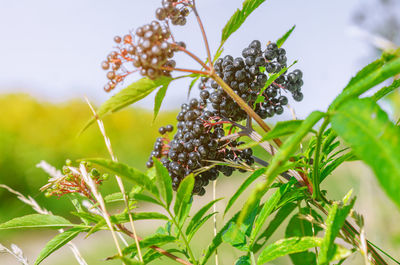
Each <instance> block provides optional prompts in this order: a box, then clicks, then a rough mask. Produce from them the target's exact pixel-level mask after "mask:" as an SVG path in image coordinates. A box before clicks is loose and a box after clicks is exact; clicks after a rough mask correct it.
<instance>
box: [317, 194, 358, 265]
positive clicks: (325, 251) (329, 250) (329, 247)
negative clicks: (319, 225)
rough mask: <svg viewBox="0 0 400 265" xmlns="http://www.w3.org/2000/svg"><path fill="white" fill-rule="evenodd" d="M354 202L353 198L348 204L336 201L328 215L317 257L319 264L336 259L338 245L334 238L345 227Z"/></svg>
mask: <svg viewBox="0 0 400 265" xmlns="http://www.w3.org/2000/svg"><path fill="white" fill-rule="evenodd" d="M354 202H355V200H354V199H353V200H352V201H351V202H350V203H349V204H348V205H344V206H339V204H338V203H334V204H333V205H332V207H331V209H330V210H329V214H328V217H327V218H326V221H325V224H326V230H325V236H324V238H323V241H322V244H321V248H320V251H319V255H318V259H317V260H318V265H328V264H329V262H331V261H333V260H334V259H335V253H336V246H335V244H334V240H335V238H336V236H337V235H338V233H339V231H340V229H341V228H342V227H343V225H344V222H345V220H346V217H347V215H349V213H350V211H351V209H352V208H353V205H354Z"/></svg>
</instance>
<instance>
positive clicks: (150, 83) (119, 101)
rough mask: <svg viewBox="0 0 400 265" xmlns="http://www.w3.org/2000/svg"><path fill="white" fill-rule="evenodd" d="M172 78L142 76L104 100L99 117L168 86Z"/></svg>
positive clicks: (99, 110) (89, 122)
mask: <svg viewBox="0 0 400 265" xmlns="http://www.w3.org/2000/svg"><path fill="white" fill-rule="evenodd" d="M172 80H173V79H172V77H167V76H162V77H160V78H159V79H156V80H151V79H149V78H147V77H145V78H142V79H140V80H138V81H136V82H134V83H132V84H130V85H129V86H127V87H126V88H124V89H122V90H121V91H119V92H118V93H117V94H115V95H114V96H112V97H111V98H109V99H108V100H107V101H106V102H104V103H103V104H102V105H101V106H100V108H99V109H98V110H97V115H98V116H99V118H101V117H104V116H106V115H108V114H111V113H113V112H117V111H119V110H121V109H123V108H125V107H127V106H129V105H131V104H133V103H135V102H136V101H139V100H141V99H142V98H144V97H146V96H147V95H148V94H150V93H151V92H153V91H154V90H155V89H156V88H158V87H160V86H167V87H168V85H169V83H170V82H171V81H172ZM95 120H96V119H95V118H92V119H91V120H89V121H88V122H87V123H86V125H85V127H84V128H83V129H82V131H81V133H82V132H83V131H85V130H86V129H87V128H88V127H89V126H90V125H91V124H92V123H93V122H94V121H95Z"/></svg>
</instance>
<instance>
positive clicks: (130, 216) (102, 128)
mask: <svg viewBox="0 0 400 265" xmlns="http://www.w3.org/2000/svg"><path fill="white" fill-rule="evenodd" d="M85 100H86V102H87V104H88V105H89V107H90V109H91V110H92V112H93V115H94V118H95V119H96V120H97V124H98V126H99V129H100V131H101V134H102V135H103V138H104V141H105V144H106V147H107V150H108V153H109V154H110V156H111V159H112V160H113V161H114V162H117V161H118V160H117V158H116V156H115V155H114V151H113V149H112V147H111V141H110V138H108V136H107V134H106V129H105V127H104V124H103V121H102V120H100V118H99V116H98V115H97V113H96V111H95V110H94V108H93V106H92V104H90V102H89V99H88V98H87V97H85ZM115 178H116V180H117V183H118V186H119V189H120V190H121V193H122V196H123V199H124V203H125V207H126V210H127V211H128V216H129V223H130V225H131V228H132V231H133V234H134V235H135V243H136V247H137V251H138V255H139V260H140V261H143V256H142V251H141V250H140V245H139V241H138V240H137V234H136V228H135V225H134V224H133V219H132V215H131V214H130V209H129V202H128V196H127V195H126V191H125V187H124V183H123V182H122V179H121V178H120V177H119V176H117V175H115Z"/></svg>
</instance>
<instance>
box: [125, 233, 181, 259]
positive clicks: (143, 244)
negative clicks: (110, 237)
mask: <svg viewBox="0 0 400 265" xmlns="http://www.w3.org/2000/svg"><path fill="white" fill-rule="evenodd" d="M174 241H176V238H175V237H173V236H170V235H160V234H154V235H151V236H148V237H146V238H143V239H142V240H140V241H139V245H140V248H147V247H150V246H153V245H154V246H162V245H165V244H168V243H171V242H174ZM136 251H137V247H136V243H133V244H131V245H129V246H127V247H126V248H124V249H123V250H122V253H123V254H124V255H127V254H131V253H133V254H135V253H136Z"/></svg>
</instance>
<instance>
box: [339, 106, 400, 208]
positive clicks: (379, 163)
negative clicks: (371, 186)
mask: <svg viewBox="0 0 400 265" xmlns="http://www.w3.org/2000/svg"><path fill="white" fill-rule="evenodd" d="M332 128H333V129H334V130H335V131H336V132H337V133H338V134H339V135H340V136H341V137H342V138H343V139H344V140H345V141H346V142H347V143H349V144H350V146H351V147H352V148H353V152H354V153H355V154H356V155H357V157H359V158H360V159H362V160H363V161H364V162H365V163H367V164H368V165H369V166H370V167H371V168H372V169H373V171H374V172H375V176H376V178H377V179H378V181H379V183H380V184H381V186H382V188H383V189H384V191H385V192H386V194H387V195H388V196H389V197H390V198H391V199H392V200H393V201H394V203H395V204H396V205H397V206H398V207H400V197H399V190H400V153H399V149H398V147H399V146H400V128H399V127H397V126H396V125H394V124H393V123H392V122H391V121H390V120H389V118H388V116H387V114H386V113H385V112H384V111H383V110H382V109H381V108H380V107H379V105H378V104H377V103H375V102H374V101H372V100H371V99H368V98H366V99H361V100H359V99H355V100H351V101H349V102H346V103H344V104H343V105H342V106H340V108H339V109H338V110H337V111H335V113H334V115H333V116H332Z"/></svg>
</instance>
